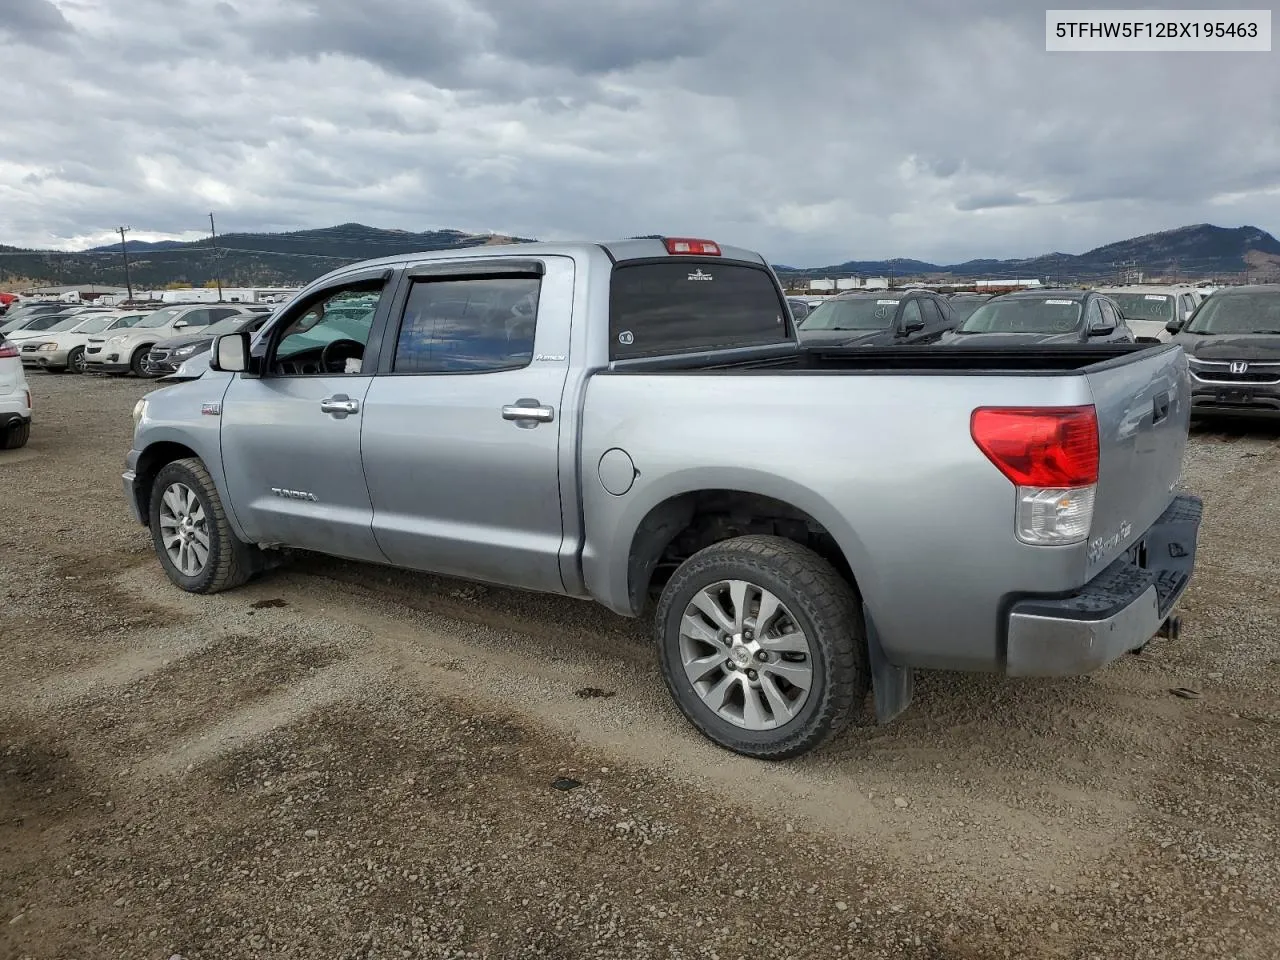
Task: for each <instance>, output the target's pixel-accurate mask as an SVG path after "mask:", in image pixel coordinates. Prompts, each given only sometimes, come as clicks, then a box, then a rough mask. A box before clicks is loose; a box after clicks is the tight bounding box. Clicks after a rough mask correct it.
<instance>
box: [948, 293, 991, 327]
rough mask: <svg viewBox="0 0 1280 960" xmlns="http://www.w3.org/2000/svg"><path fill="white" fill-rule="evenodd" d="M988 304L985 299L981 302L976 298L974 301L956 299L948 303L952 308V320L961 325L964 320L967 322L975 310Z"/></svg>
mask: <svg viewBox="0 0 1280 960" xmlns="http://www.w3.org/2000/svg"><path fill="white" fill-rule="evenodd" d="M986 302H987V301H986V300H985V299H981V300H980V299H978V298H976V297H975V298H973V299H968V298H965V299H960V298H956V299H954V300H950V301H948V303H947V305H948V306H949V307H951V319H952V320H954V321H955V322H956V323H960V322H962V321H964V320H967V319H968V318H969V316H970V315H971V314H972V313H973V312H974V311H975V310H977V309H978V308H979V307H980V306H982V305H983V304H984V303H986Z"/></svg>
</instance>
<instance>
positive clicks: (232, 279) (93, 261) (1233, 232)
mask: <svg viewBox="0 0 1280 960" xmlns="http://www.w3.org/2000/svg"><path fill="white" fill-rule="evenodd" d="M528 242H530V241H529V239H528V238H524V237H505V236H492V235H490V234H471V233H464V232H463V231H460V230H428V231H425V232H422V233H412V232H410V231H407V230H384V229H381V228H378V227H370V226H365V225H364V224H359V223H343V224H339V225H337V226H334V227H324V228H321V229H315V230H296V231H293V232H290V233H228V234H226V235H224V236H220V237H218V249H217V250H216V251H215V250H214V249H213V247H212V246H211V245H210V242H209V241H208V240H202V241H197V242H194V243H181V242H177V241H172V240H165V241H160V242H157V243H147V242H145V241H138V240H130V241H129V242H128V245H127V246H128V250H129V264H130V274H131V277H132V279H133V282H134V284H135V285H136V286H138V287H149V288H156V287H164V286H167V285H170V284H188V283H189V284H193V285H197V286H198V285H201V284H204V283H208V282H211V281H212V280H214V279H215V277H217V276H219V275H220V276H221V278H222V282H223V283H224V284H226V285H228V286H232V285H234V286H254V285H257V286H268V285H270V286H276V285H280V286H293V285H298V284H302V283H306V282H307V281H309V280H312V279H314V278H316V277H318V276H320V275H321V274H323V273H327V272H328V271H330V270H332V269H334V268H335V267H339V266H342V265H343V264H345V263H353V262H355V261H359V260H367V259H370V258H373V257H384V256H396V255H400V254H407V253H416V252H420V251H424V250H452V249H458V248H465V247H478V246H484V245H487V244H493V243H528ZM1122 265H1131V269H1134V270H1140V271H1142V272H1143V273H1145V274H1146V275H1147V276H1148V277H1152V276H1159V275H1162V274H1165V275H1167V274H1172V273H1174V272H1176V273H1177V274H1178V275H1179V276H1181V277H1183V278H1185V279H1201V278H1205V277H1230V276H1238V275H1240V274H1243V273H1244V272H1245V271H1246V270H1247V271H1248V272H1249V274H1250V275H1251V276H1252V277H1255V278H1257V279H1275V280H1280V241H1277V240H1276V238H1275V237H1273V236H1272V235H1271V234H1269V233H1267V232H1266V231H1265V230H1261V229H1259V228H1258V227H1251V226H1246V227H1217V226H1213V225H1212V224H1208V223H1200V224H1195V225H1193V226H1188V227H1179V228H1178V229H1176V230H1166V231H1164V232H1162V233H1151V234H1147V235H1146V236H1142V237H1134V238H1132V239H1129V240H1121V241H1119V242H1116V243H1109V244H1107V245H1105V246H1101V247H1098V248H1096V249H1094V250H1089V251H1087V252H1085V253H1081V254H1069V253H1046V254H1043V255H1041V256H1038V257H1031V258H1027V259H1023V260H989V259H980V260H968V261H965V262H964V263H956V264H936V263H927V262H925V261H923V260H911V259H901V258H899V259H891V260H850V261H847V262H845V263H840V264H834V265H831V266H826V267H791V266H783V265H777V266H775V269H776V270H777V271H778V273H780V274H782V275H783V276H785V277H795V278H802V277H839V276H850V275H861V276H886V277H926V276H931V277H943V278H955V279H961V280H962V279H965V278H972V279H977V278H980V277H985V278H991V279H1008V278H1013V277H1023V278H1031V277H1038V278H1041V279H1045V278H1048V279H1054V280H1061V281H1064V282H1074V281H1086V280H1100V279H1108V278H1111V277H1114V276H1116V275H1117V273H1118V272H1120V270H1121V269H1123V266H1122ZM15 276H25V277H32V276H36V277H41V278H45V279H47V280H48V281H50V282H76V283H97V284H104V285H123V283H124V269H123V266H122V264H121V257H120V246H119V244H106V245H104V246H101V247H97V248H95V249H93V250H88V251H83V252H81V253H73V254H68V253H64V252H60V251H30V250H19V249H18V248H15V247H5V246H0V280H3V279H4V278H6V277H10V278H11V277H15Z"/></svg>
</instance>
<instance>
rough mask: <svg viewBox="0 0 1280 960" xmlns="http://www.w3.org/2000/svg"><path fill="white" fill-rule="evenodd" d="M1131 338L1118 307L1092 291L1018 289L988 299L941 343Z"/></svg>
mask: <svg viewBox="0 0 1280 960" xmlns="http://www.w3.org/2000/svg"><path fill="white" fill-rule="evenodd" d="M1134 340H1135V337H1134V335H1133V331H1131V330H1130V329H1129V327H1128V326H1127V325H1126V324H1125V322H1124V318H1123V317H1121V316H1120V312H1119V311H1118V310H1117V309H1116V305H1115V304H1114V303H1112V302H1111V301H1110V300H1109V299H1107V298H1106V297H1104V296H1102V295H1100V294H1098V293H1095V292H1094V291H1092V290H1019V291H1016V292H1014V293H1005V294H1001V295H1000V296H998V297H992V298H991V299H990V300H988V301H987V302H986V303H984V304H983V305H982V306H980V307H978V309H977V310H975V311H973V313H971V314H969V316H968V318H967V319H965V320H964V321H962V322H961V323H959V324H958V325H957V326H956V328H955V329H954V330H953V331H951V332H950V333H948V334H947V335H946V336H945V337H943V338H942V343H943V344H944V345H946V346H963V347H976V346H1000V345H1004V346H1012V345H1014V344H1083V343H1133V342H1134Z"/></svg>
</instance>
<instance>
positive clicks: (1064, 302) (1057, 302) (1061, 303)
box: [1045, 300, 1075, 307]
mask: <svg viewBox="0 0 1280 960" xmlns="http://www.w3.org/2000/svg"><path fill="white" fill-rule="evenodd" d="M1045 303H1047V304H1049V305H1050V306H1054V307H1069V306H1071V305H1072V304H1073V303H1075V301H1074V300H1046V301H1045Z"/></svg>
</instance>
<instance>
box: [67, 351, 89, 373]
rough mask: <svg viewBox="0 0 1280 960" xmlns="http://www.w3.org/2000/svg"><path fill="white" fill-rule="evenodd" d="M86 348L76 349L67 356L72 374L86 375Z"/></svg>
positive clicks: (68, 367)
mask: <svg viewBox="0 0 1280 960" xmlns="http://www.w3.org/2000/svg"><path fill="white" fill-rule="evenodd" d="M84 368H85V362H84V347H76V348H75V349H74V350H72V351H71V352H70V353H69V354H67V370H68V372H70V373H84Z"/></svg>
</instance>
